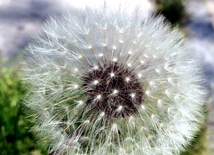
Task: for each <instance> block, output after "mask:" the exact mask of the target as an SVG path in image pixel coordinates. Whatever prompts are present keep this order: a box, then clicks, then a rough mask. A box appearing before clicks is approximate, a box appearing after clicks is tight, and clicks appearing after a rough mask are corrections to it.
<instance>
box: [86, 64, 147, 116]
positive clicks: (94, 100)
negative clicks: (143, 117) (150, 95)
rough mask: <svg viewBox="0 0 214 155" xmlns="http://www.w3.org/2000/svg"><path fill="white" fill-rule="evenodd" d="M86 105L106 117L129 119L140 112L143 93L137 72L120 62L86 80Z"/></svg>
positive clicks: (100, 67)
mask: <svg viewBox="0 0 214 155" xmlns="http://www.w3.org/2000/svg"><path fill="white" fill-rule="evenodd" d="M83 81H84V84H83V88H84V90H86V93H85V95H87V96H89V98H88V100H87V102H86V103H87V106H90V109H91V111H92V112H93V113H95V114H97V115H98V114H104V115H105V116H106V117H108V118H111V117H115V118H117V117H120V116H122V117H126V116H130V115H133V114H135V113H137V107H139V106H140V104H141V102H142V97H143V90H142V86H141V84H140V82H139V81H138V79H137V78H136V76H135V73H134V71H133V70H131V69H130V68H128V67H126V66H123V65H118V63H112V62H110V63H109V64H104V65H103V66H99V67H98V69H96V70H93V71H90V72H89V73H88V75H87V76H86V77H83Z"/></svg>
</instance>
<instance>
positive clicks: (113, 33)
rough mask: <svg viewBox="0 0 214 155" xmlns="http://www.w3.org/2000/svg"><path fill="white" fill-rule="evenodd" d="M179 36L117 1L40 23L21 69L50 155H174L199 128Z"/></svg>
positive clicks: (193, 72)
mask: <svg viewBox="0 0 214 155" xmlns="http://www.w3.org/2000/svg"><path fill="white" fill-rule="evenodd" d="M181 38H182V35H181V34H180V33H179V31H178V30H177V29H174V30H171V27H170V26H168V25H167V24H165V22H164V19H163V18H162V17H157V18H154V17H152V16H151V15H149V14H147V13H145V12H142V11H141V10H140V9H135V10H133V11H132V12H129V13H128V12H127V9H126V8H123V7H122V6H121V8H119V9H112V8H110V7H107V8H102V9H101V8H100V9H95V8H87V9H86V10H82V11H80V10H75V9H74V10H73V11H68V12H67V13H65V14H64V15H63V17H62V18H61V19H54V18H52V19H51V20H50V21H49V22H47V24H46V26H45V28H44V35H41V36H39V37H37V38H36V39H37V40H36V41H35V43H33V44H31V45H30V47H29V52H28V53H29V55H28V57H27V59H26V60H25V62H24V66H23V70H24V72H25V75H26V78H25V79H24V80H25V81H26V82H27V83H30V84H31V90H30V93H29V96H28V98H27V100H26V105H27V106H28V107H29V108H30V109H32V111H34V112H35V116H36V119H35V120H36V124H35V132H36V134H37V135H38V136H39V137H40V139H41V141H45V142H48V144H47V146H48V147H49V154H50V155H51V154H54V155H62V154H63V155H79V154H85V155H87V154H91V155H100V154H103V155H110V154H123V155H129V154H145V155H150V154H154V155H174V154H175V155H178V154H179V153H180V151H181V150H183V148H184V146H186V145H187V144H188V143H189V141H190V140H191V139H192V137H193V136H194V133H195V132H196V131H197V130H198V122H200V120H201V118H202V117H203V115H202V114H201V111H202V105H203V104H202V103H203V96H204V94H205V93H204V91H203V89H201V86H200V85H199V84H200V83H201V81H202V80H201V76H200V74H199V73H200V69H199V67H198V65H197V63H196V61H194V60H190V55H189V54H188V52H189V51H188V49H186V48H184V43H183V40H182V39H181ZM151 131H152V132H151Z"/></svg>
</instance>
